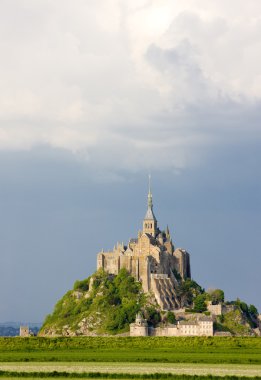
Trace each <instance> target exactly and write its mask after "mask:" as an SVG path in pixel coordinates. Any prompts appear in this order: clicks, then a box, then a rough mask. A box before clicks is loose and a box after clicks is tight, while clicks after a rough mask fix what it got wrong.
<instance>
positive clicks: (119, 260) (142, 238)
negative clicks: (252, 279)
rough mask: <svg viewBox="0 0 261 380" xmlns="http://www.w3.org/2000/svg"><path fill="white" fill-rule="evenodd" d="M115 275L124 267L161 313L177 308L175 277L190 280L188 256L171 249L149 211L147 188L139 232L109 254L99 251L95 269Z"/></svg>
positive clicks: (166, 235)
mask: <svg viewBox="0 0 261 380" xmlns="http://www.w3.org/2000/svg"><path fill="white" fill-rule="evenodd" d="M99 268H103V269H104V270H105V271H107V272H108V273H110V274H118V272H119V271H120V269H122V268H126V269H127V270H128V272H129V273H130V274H131V275H132V276H134V277H135V278H136V279H137V280H138V281H141V283H142V287H143V290H144V291H145V292H150V291H151V292H153V293H154V295H155V298H156V300H157V302H158V304H159V305H160V306H161V308H162V309H163V310H175V309H178V308H179V307H180V305H179V300H178V297H177V294H176V288H177V285H178V281H177V279H178V278H182V279H186V278H190V277H191V272H190V257H189V254H188V252H186V251H185V250H184V249H181V248H176V249H175V247H174V244H173V242H172V239H171V236H170V232H169V228H168V227H167V228H166V230H165V231H161V230H160V228H159V227H158V222H157V219H156V217H155V215H154V211H153V203H152V193H151V188H150V185H149V193H148V205H147V212H146V214H145V217H144V219H143V225H142V231H139V232H138V237H137V238H133V239H130V241H129V243H128V244H127V245H124V244H119V243H118V244H117V245H116V246H115V247H114V249H113V250H112V251H109V252H104V251H102V252H99V253H98V255H97V269H99Z"/></svg>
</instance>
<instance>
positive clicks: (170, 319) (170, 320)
mask: <svg viewBox="0 0 261 380" xmlns="http://www.w3.org/2000/svg"><path fill="white" fill-rule="evenodd" d="M167 321H168V323H171V324H174V323H175V322H176V317H175V314H174V313H172V312H171V311H169V312H168V314H167Z"/></svg>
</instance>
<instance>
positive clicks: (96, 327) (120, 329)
mask: <svg viewBox="0 0 261 380" xmlns="http://www.w3.org/2000/svg"><path fill="white" fill-rule="evenodd" d="M177 293H178V296H179V301H180V302H181V304H182V305H183V306H186V309H183V310H184V313H182V314H178V313H177V314H176V316H175V314H174V313H173V312H170V311H163V310H162V309H161V308H160V306H159V305H158V304H157V301H156V299H155V297H154V295H153V293H144V291H143V290H142V285H141V283H140V282H139V281H136V280H135V279H134V278H133V277H132V276H131V275H129V273H128V272H127V270H125V269H121V270H120V272H119V274H118V275H111V274H108V273H107V272H105V271H103V270H98V271H97V272H96V273H94V274H93V275H92V276H90V277H89V278H87V279H85V280H82V281H76V282H75V284H74V287H73V289H72V290H69V291H68V292H67V293H66V294H65V295H64V296H63V297H62V298H61V299H60V300H59V301H58V302H57V304H56V305H55V308H54V311H53V313H52V314H50V315H48V316H47V317H46V319H45V321H44V323H43V326H42V328H41V330H40V333H39V335H41V336H57V335H62V336H78V335H88V336H91V335H115V334H121V335H128V332H129V324H130V323H132V322H133V321H134V320H135V316H136V314H137V313H138V312H140V311H141V312H142V314H143V316H144V317H145V318H146V319H147V321H148V323H149V325H150V326H154V327H155V326H158V325H160V324H161V325H163V326H165V325H166V324H168V323H170V324H173V323H176V319H180V320H184V319H185V320H190V321H193V320H195V319H196V318H197V317H198V316H199V315H202V314H206V315H209V314H210V312H209V311H208V310H207V301H208V302H214V303H218V302H222V301H223V300H224V293H223V292H222V290H220V289H217V290H215V291H210V292H209V293H207V292H205V291H204V289H202V288H201V287H200V286H199V285H198V284H197V283H196V282H195V281H193V280H190V279H187V280H185V281H183V280H180V282H179V286H178V287H177ZM228 304H229V305H228ZM222 308H223V314H222V315H219V316H213V320H214V328H215V330H216V331H218V332H225V333H230V334H232V335H254V331H255V330H254V329H255V328H257V326H258V320H257V315H258V312H257V310H256V308H255V307H254V306H253V305H250V306H248V305H247V304H246V303H244V302H242V301H240V300H237V301H234V302H230V303H226V304H225V303H223V307H222Z"/></svg>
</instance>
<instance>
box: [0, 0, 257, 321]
mask: <svg viewBox="0 0 261 380" xmlns="http://www.w3.org/2000/svg"><path fill="white" fill-rule="evenodd" d="M260 116H261V2H260V1H259V0H249V1H247V2H246V1H245V0H230V1H229V2H228V1H224V0H211V1H209V0H183V1H177V0H164V1H163V0H118V1H117V0H101V1H94V0H77V1H74V0H56V1H52V0H37V1H35V0H0V322H5V321H30V322H42V321H43V320H44V318H45V316H46V315H47V314H49V313H51V311H52V310H53V307H54V305H55V303H56V302H57V300H58V299H59V298H60V297H61V296H62V295H63V294H64V293H65V292H66V291H67V290H69V289H70V288H72V286H73V283H74V282H75V281H76V280H77V279H84V278H86V277H88V276H89V275H91V274H92V273H93V272H94V271H95V269H96V254H97V253H98V252H99V251H100V250H101V249H102V248H104V249H106V250H109V249H111V248H113V246H114V244H115V243H116V242H117V241H123V242H125V243H127V242H128V240H129V239H130V238H132V237H136V236H137V233H138V230H139V229H141V226H142V219H143V217H144V215H145V212H146V201H147V191H148V174H149V173H151V175H152V193H153V202H154V211H155V215H156V217H157V219H158V223H159V226H160V227H161V228H162V229H164V228H165V227H166V225H167V224H168V226H169V228H170V232H171V234H172V237H173V241H174V244H175V247H181V248H184V249H186V250H187V251H188V252H189V253H190V255H191V266H192V277H193V279H195V280H196V281H197V282H198V283H200V284H201V285H202V286H203V287H204V288H205V289H208V288H221V289H223V290H224V291H225V296H226V299H227V300H232V299H236V298H237V297H239V298H240V299H242V300H244V301H245V302H247V303H248V304H254V305H256V306H257V308H258V309H259V312H261V300H260V295H259V289H260V288H261V276H260V268H261V259H260V247H261V233H260V231H261V216H260V211H261V202H260V194H261V178H260V165H261V125H260V123H261V118H260Z"/></svg>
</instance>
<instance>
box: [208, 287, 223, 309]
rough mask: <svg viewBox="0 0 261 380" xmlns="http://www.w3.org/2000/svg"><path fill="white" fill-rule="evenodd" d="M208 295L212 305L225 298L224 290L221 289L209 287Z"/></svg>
mask: <svg viewBox="0 0 261 380" xmlns="http://www.w3.org/2000/svg"><path fill="white" fill-rule="evenodd" d="M208 295H209V299H210V301H211V302H212V304H213V305H218V304H219V303H222V302H224V300H225V294H224V291H223V290H221V289H211V290H209V291H208Z"/></svg>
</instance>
